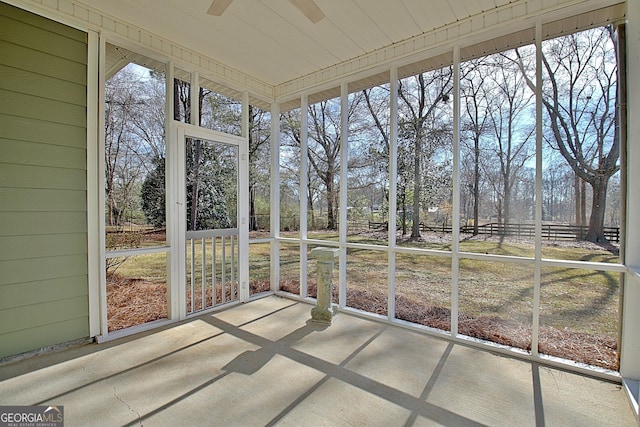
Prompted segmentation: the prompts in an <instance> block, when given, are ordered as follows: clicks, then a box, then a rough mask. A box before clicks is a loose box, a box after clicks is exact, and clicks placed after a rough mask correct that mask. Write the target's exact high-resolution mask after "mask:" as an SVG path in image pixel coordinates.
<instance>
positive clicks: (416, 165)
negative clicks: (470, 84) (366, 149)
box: [398, 67, 453, 238]
mask: <svg viewBox="0 0 640 427" xmlns="http://www.w3.org/2000/svg"><path fill="white" fill-rule="evenodd" d="M452 81H453V71H452V68H451V67H447V68H441V69H438V70H434V71H430V72H427V73H420V74H418V75H416V76H413V77H410V78H407V79H403V80H401V81H400V84H399V86H398V95H399V96H400V99H401V100H402V101H403V102H402V109H401V110H402V112H403V116H401V120H400V121H399V128H401V129H402V130H401V132H402V133H403V135H405V137H406V138H409V139H411V140H412V141H413V156H412V158H413V212H412V229H411V237H412V238H418V237H420V201H421V195H422V190H423V185H422V172H423V170H422V168H423V161H424V159H425V153H423V150H424V148H425V143H428V142H429V140H428V138H429V137H430V136H431V135H429V133H428V132H427V125H428V121H429V120H431V121H432V122H433V121H435V116H434V111H435V110H436V107H437V106H438V103H440V102H443V101H444V102H446V101H448V100H449V94H450V92H451V90H452V89H453V87H452ZM431 125H433V123H431ZM432 142H433V141H432ZM431 148H434V147H431ZM426 158H429V157H428V153H427V157H426Z"/></svg>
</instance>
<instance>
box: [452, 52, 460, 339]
mask: <svg viewBox="0 0 640 427" xmlns="http://www.w3.org/2000/svg"><path fill="white" fill-rule="evenodd" d="M452 178H453V180H452V181H453V214H452V218H451V227H452V230H451V240H452V242H451V336H454V337H455V336H456V335H458V311H459V310H458V305H459V298H458V295H459V284H460V280H459V276H460V46H459V45H455V46H454V47H453V177H452Z"/></svg>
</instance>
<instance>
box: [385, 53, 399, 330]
mask: <svg viewBox="0 0 640 427" xmlns="http://www.w3.org/2000/svg"><path fill="white" fill-rule="evenodd" d="M398 86H399V84H398V67H397V66H396V65H392V66H391V70H390V74H389V110H390V111H389V216H388V218H387V221H388V222H387V224H388V227H387V228H388V232H389V237H388V238H389V252H388V255H387V256H388V268H389V270H388V271H387V283H388V287H389V292H388V299H387V311H388V316H389V319H393V318H395V316H396V252H395V248H396V233H397V230H396V223H397V206H396V205H397V201H398V185H397V179H398Z"/></svg>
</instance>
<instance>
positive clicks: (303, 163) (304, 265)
mask: <svg viewBox="0 0 640 427" xmlns="http://www.w3.org/2000/svg"><path fill="white" fill-rule="evenodd" d="M308 142H309V96H308V95H307V94H304V95H302V97H301V98H300V296H301V297H302V298H306V297H307V276H308V274H309V261H308V258H307V250H308V245H307V242H306V240H307V238H308V237H309V235H308V233H307V228H308V224H307V218H308V215H309V189H308V186H309V172H308V171H309V157H308V145H309V144H308Z"/></svg>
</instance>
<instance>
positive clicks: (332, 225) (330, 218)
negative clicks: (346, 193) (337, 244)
mask: <svg viewBox="0 0 640 427" xmlns="http://www.w3.org/2000/svg"><path fill="white" fill-rule="evenodd" d="M326 186H327V229H329V230H335V229H336V218H335V216H334V211H333V197H334V196H333V183H332V182H331V181H328V182H327V184H326Z"/></svg>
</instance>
